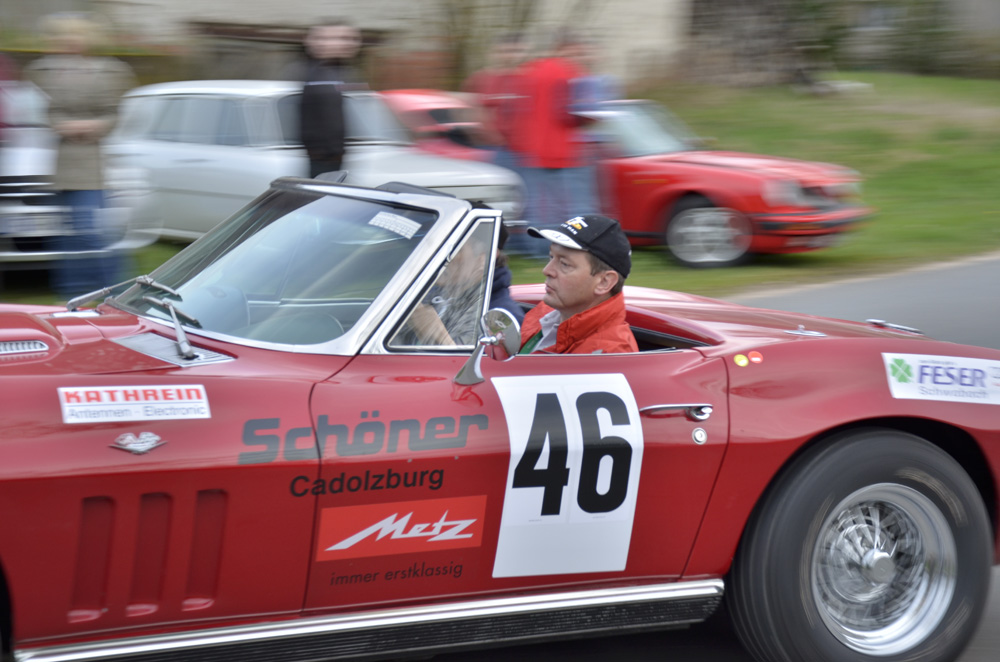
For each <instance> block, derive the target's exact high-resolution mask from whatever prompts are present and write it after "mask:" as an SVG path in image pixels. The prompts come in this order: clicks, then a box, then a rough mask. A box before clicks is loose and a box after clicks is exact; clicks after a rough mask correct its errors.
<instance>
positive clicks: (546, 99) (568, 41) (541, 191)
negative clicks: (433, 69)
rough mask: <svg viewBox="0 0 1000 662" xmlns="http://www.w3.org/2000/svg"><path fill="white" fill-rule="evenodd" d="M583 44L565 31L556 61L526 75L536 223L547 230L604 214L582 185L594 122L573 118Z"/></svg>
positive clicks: (532, 66) (533, 66) (541, 62)
mask: <svg viewBox="0 0 1000 662" xmlns="http://www.w3.org/2000/svg"><path fill="white" fill-rule="evenodd" d="M580 39H581V38H580V37H579V36H578V35H577V34H576V33H574V32H572V31H569V30H563V31H560V32H559V33H558V34H557V35H556V38H555V46H554V49H553V51H552V53H551V55H549V56H547V57H543V58H540V59H538V60H535V61H534V62H531V63H529V64H527V65H526V67H525V71H524V90H525V92H526V95H527V99H526V102H525V121H524V123H523V124H524V130H525V139H524V145H525V153H524V159H525V165H526V166H527V168H526V174H527V176H526V178H525V179H526V183H527V185H528V188H529V192H530V197H531V198H532V202H531V206H532V215H531V220H533V221H534V222H535V223H536V224H538V225H540V226H542V227H547V226H554V225H556V224H558V223H560V222H561V221H562V220H565V219H566V218H569V217H572V216H580V215H583V214H589V213H596V212H598V211H599V210H598V209H597V200H596V195H595V194H594V191H593V186H592V183H590V185H583V184H581V182H582V181H583V180H584V178H585V176H586V173H585V172H584V171H581V170H580V169H581V168H582V167H583V166H584V165H585V162H584V158H583V141H582V135H581V130H582V129H581V127H582V126H583V125H585V124H586V123H588V122H589V120H588V119H586V118H585V117H583V116H582V115H579V114H576V113H574V112H573V90H572V82H573V81H574V80H575V79H577V78H580V76H581V75H582V72H581V70H580V68H579V67H578V66H577V64H576V62H575V61H574V56H575V55H576V53H577V50H578V46H579V44H580ZM538 256H539V257H544V255H538Z"/></svg>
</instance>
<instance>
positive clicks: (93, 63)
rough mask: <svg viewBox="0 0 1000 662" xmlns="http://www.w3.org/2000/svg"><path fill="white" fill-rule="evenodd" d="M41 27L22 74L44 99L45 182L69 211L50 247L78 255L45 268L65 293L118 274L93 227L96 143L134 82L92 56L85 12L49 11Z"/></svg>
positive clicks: (100, 199) (91, 29)
mask: <svg viewBox="0 0 1000 662" xmlns="http://www.w3.org/2000/svg"><path fill="white" fill-rule="evenodd" d="M43 32H44V33H45V37H46V38H47V40H48V43H49V44H50V49H49V50H50V54H49V55H46V56H44V57H42V58H39V59H38V60H35V61H34V62H32V63H31V64H29V65H28V66H27V67H26V69H25V75H26V77H27V78H28V79H29V80H31V81H32V82H34V83H35V85H37V86H38V87H39V88H41V90H42V91H43V92H45V94H46V95H47V96H48V102H49V106H48V117H49V124H50V126H51V127H52V130H53V131H54V132H55V133H56V135H57V136H58V139H59V146H58V155H57V160H56V171H55V174H54V178H53V186H54V187H55V189H56V190H57V191H58V193H59V196H60V198H61V201H60V202H61V204H62V205H64V206H65V207H67V208H68V209H69V210H70V211H69V219H68V223H67V226H68V228H67V230H68V231H67V233H66V235H65V236H63V237H61V238H59V239H58V240H57V242H56V243H57V244H58V245H56V246H53V249H54V250H57V251H73V252H78V253H79V254H80V255H81V256H85V257H77V258H75V259H67V260H63V261H61V262H60V263H59V264H58V265H56V267H55V269H54V270H53V272H52V276H53V282H52V285H53V289H55V291H56V292H57V293H58V294H60V295H62V296H65V297H67V298H69V297H72V296H74V295H78V294H83V293H86V292H91V291H93V290H96V289H99V288H101V287H104V286H106V285H111V284H113V283H115V282H117V281H118V280H120V279H121V278H120V276H121V275H122V274H120V273H118V272H119V271H120V266H119V265H120V262H121V260H120V257H119V256H116V255H113V254H111V253H110V252H109V251H108V250H107V245H108V241H107V239H106V237H105V236H104V233H103V232H102V227H101V214H100V213H99V210H100V209H102V208H103V207H104V194H103V193H104V164H103V160H102V157H101V140H102V139H103V138H104V136H106V135H107V134H108V133H109V132H110V131H111V129H112V128H114V125H115V121H116V119H117V116H118V104H119V102H120V100H121V96H122V94H124V93H125V92H126V91H128V90H129V89H130V88H132V87H133V86H134V84H135V79H134V77H133V74H132V70H131V68H130V67H129V66H128V65H127V64H125V63H124V62H122V61H120V60H117V59H115V58H111V57H102V56H97V55H93V54H92V49H93V47H94V46H95V45H96V43H97V38H98V34H99V32H98V27H97V24H96V23H94V22H93V21H91V20H90V19H89V18H87V17H86V16H85V15H83V14H75V13H74V14H53V15H51V16H49V17H47V18H46V19H45V20H44V22H43ZM87 256H89V257H87Z"/></svg>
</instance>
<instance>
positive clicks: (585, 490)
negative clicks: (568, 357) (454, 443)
mask: <svg viewBox="0 0 1000 662" xmlns="http://www.w3.org/2000/svg"><path fill="white" fill-rule="evenodd" d="M493 385H494V386H495V387H496V389H497V393H498V394H499V396H500V402H501V403H502V404H503V409H504V414H505V415H506V418H507V430H508V434H509V437H510V465H509V467H508V472H507V486H506V490H505V494H504V503H503V514H502V517H501V521H500V535H499V540H498V541H497V552H496V561H495V562H494V566H493V576H494V577H530V576H537V575H563V574H573V573H581V572H619V571H622V570H624V569H625V564H626V562H627V561H628V551H629V545H630V543H631V539H632V522H633V519H634V518H635V505H636V497H637V495H638V492H639V473H640V469H641V468H642V451H643V439H642V426H641V425H640V423H639V408H638V407H637V406H636V403H635V397H634V395H633V394H632V389H631V388H629V384H628V381H627V380H626V379H625V376H624V375H621V374H607V375H555V376H539V377H497V378H494V379H493Z"/></svg>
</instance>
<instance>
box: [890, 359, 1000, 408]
mask: <svg viewBox="0 0 1000 662" xmlns="http://www.w3.org/2000/svg"><path fill="white" fill-rule="evenodd" d="M882 360H883V361H884V362H885V373H886V378H887V379H888V381H889V391H890V392H891V393H892V397H894V398H900V399H907V400H939V401H943V402H973V403H977V404H991V405H1000V361H990V360H987V359H971V358H965V357H961V356H932V355H926V354H887V353H884V354H882Z"/></svg>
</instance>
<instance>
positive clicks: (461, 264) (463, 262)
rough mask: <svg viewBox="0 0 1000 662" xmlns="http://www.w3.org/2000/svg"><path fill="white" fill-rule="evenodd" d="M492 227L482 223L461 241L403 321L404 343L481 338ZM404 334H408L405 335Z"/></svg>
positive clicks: (451, 342) (450, 342) (448, 342)
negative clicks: (484, 280)
mask: <svg viewBox="0 0 1000 662" xmlns="http://www.w3.org/2000/svg"><path fill="white" fill-rule="evenodd" d="M492 229H493V228H492V227H491V226H489V225H483V226H481V227H480V229H478V230H477V231H476V232H474V233H473V234H472V235H471V236H470V237H469V239H468V240H467V241H466V242H465V243H464V244H463V245H462V248H460V249H459V251H458V252H457V253H456V254H455V256H454V257H453V258H451V260H450V261H449V262H448V264H447V266H445V268H444V271H442V272H441V275H440V276H438V279H437V280H436V281H435V282H434V285H433V286H431V289H430V291H429V292H428V293H427V295H426V296H425V297H424V300H423V301H422V302H421V303H419V304H417V306H416V308H414V310H413V312H412V313H410V316H409V317H408V318H407V320H406V323H405V324H404V334H405V333H406V332H408V333H409V334H410V336H412V337H410V338H407V339H405V340H403V341H402V342H403V344H417V345H449V346H450V345H474V344H476V341H477V340H479V330H480V325H479V320H480V317H481V315H480V312H481V311H482V305H483V278H484V276H485V274H486V265H487V264H488V263H487V260H488V259H489V248H490V244H491V238H492ZM404 338H406V336H405V335H404Z"/></svg>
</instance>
